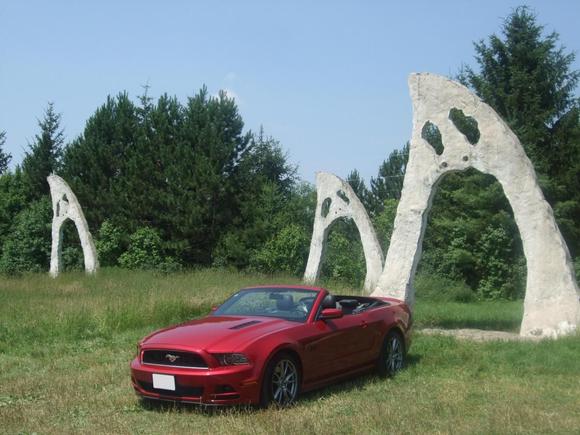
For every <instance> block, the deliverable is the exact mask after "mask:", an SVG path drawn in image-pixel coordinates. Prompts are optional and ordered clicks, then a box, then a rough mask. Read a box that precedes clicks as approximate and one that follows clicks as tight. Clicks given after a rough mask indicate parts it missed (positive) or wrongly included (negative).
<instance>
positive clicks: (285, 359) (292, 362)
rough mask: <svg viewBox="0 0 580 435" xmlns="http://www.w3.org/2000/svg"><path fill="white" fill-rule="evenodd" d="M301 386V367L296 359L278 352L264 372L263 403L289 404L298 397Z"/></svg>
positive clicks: (280, 405) (265, 404)
mask: <svg viewBox="0 0 580 435" xmlns="http://www.w3.org/2000/svg"><path fill="white" fill-rule="evenodd" d="M299 388H300V369H299V368H298V363H297V361H296V359H295V358H294V357H292V356H291V355H288V354H286V353H281V354H278V355H276V356H275V357H274V358H272V360H271V361H270V363H269V364H268V367H267V369H266V372H265V374H264V380H263V382H262V397H261V400H260V402H261V405H262V406H264V407H265V406H268V405H269V404H270V403H273V404H275V405H276V406H279V407H285V406H289V405H291V404H292V403H294V402H295V401H296V399H297V398H298V393H299Z"/></svg>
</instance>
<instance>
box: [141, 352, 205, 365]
mask: <svg viewBox="0 0 580 435" xmlns="http://www.w3.org/2000/svg"><path fill="white" fill-rule="evenodd" d="M143 363H144V364H155V365H158V366H169V367H192V368H207V363H206V362H205V361H204V359H203V358H202V357H201V356H199V355H198V354H197V353H192V352H180V351H175V350H145V351H143Z"/></svg>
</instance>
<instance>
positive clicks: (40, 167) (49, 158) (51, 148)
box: [22, 103, 64, 199]
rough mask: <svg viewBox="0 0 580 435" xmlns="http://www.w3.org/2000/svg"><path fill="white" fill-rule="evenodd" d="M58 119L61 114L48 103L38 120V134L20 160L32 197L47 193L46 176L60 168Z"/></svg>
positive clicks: (62, 135) (60, 142) (61, 142)
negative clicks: (41, 118)
mask: <svg viewBox="0 0 580 435" xmlns="http://www.w3.org/2000/svg"><path fill="white" fill-rule="evenodd" d="M60 120H61V115H60V114H58V113H56V112H55V111H54V104H53V103H48V107H47V109H46V111H45V113H44V118H43V120H42V121H38V126H39V127H40V134H37V135H36V136H35V140H34V142H33V143H32V144H30V145H29V150H28V151H27V152H26V155H25V157H24V160H23V162H22V172H23V175H24V179H25V180H26V183H27V185H28V188H29V192H30V195H31V197H32V198H35V199H36V198H40V197H41V196H42V195H45V194H48V192H49V187H48V183H47V182H46V177H48V175H50V174H51V173H53V172H57V171H58V169H59V168H60V160H61V156H62V149H63V143H64V134H63V130H62V129H61V128H60Z"/></svg>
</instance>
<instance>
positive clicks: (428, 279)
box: [414, 169, 526, 332]
mask: <svg viewBox="0 0 580 435" xmlns="http://www.w3.org/2000/svg"><path fill="white" fill-rule="evenodd" d="M432 195H433V203H432V204H433V205H432V207H431V210H430V211H429V215H428V220H427V224H426V228H425V235H424V239H423V240H424V241H423V246H422V249H423V254H422V256H421V260H420V262H419V265H418V270H417V274H416V277H415V283H414V287H415V289H416V292H417V293H416V295H417V307H419V306H420V305H421V303H422V302H423V301H439V302H469V301H472V300H477V299H483V300H494V299H508V300H514V301H513V302H509V304H512V305H511V306H512V308H510V312H509V313H508V312H503V313H499V312H498V313H497V315H494V316H489V317H481V316H472V315H470V314H468V313H467V312H465V313H463V314H461V315H459V316H458V315H455V314H449V315H444V316H442V317H441V318H440V319H438V320H437V321H436V322H435V323H434V324H432V326H433V327H440V328H449V329H457V328H476V329H489V330H503V331H510V332H516V331H517V330H518V328H519V327H520V324H521V320H522V317H521V315H522V311H523V305H522V303H523V300H521V299H520V298H521V297H522V296H523V295H524V294H525V286H526V260H525V256H524V254H523V247H522V242H521V239H520V235H519V231H518V227H517V225H516V223H515V221H514V218H513V212H512V209H511V206H510V204H509V202H508V200H507V198H506V197H505V194H504V192H503V190H502V187H501V185H500V184H499V182H498V181H497V180H496V179H495V178H494V177H493V176H491V175H486V174H483V173H481V172H479V171H477V170H475V169H468V170H466V171H462V172H451V173H448V174H447V175H445V176H444V177H443V178H442V180H441V181H440V183H439V184H438V186H437V187H436V190H435V191H433V193H432ZM482 220H484V221H485V224H484V225H482V226H480V225H479V224H477V222H481V221H482ZM418 309H420V308H418Z"/></svg>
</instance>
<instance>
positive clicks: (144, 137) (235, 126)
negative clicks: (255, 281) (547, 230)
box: [0, 7, 580, 299]
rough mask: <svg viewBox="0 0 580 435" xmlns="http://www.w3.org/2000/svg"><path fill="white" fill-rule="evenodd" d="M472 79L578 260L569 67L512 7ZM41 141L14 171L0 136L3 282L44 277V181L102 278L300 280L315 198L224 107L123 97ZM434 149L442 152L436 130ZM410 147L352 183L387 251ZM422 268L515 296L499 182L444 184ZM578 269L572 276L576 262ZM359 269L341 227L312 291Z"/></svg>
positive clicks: (70, 258) (478, 289) (46, 123)
mask: <svg viewBox="0 0 580 435" xmlns="http://www.w3.org/2000/svg"><path fill="white" fill-rule="evenodd" d="M475 61H476V62H475V64H476V68H471V67H465V68H463V69H462V70H461V72H460V73H459V74H458V76H457V77H456V79H458V80H460V81H461V82H462V83H463V84H465V85H466V86H468V87H469V88H471V89H472V90H473V91H474V92H475V93H476V94H477V95H478V96H479V97H481V98H482V99H483V100H484V101H485V102H487V103H488V104H490V105H491V106H492V107H493V108H494V109H495V110H496V111H497V112H498V113H499V114H500V115H501V116H502V117H503V119H504V120H505V121H506V122H507V123H508V124H509V126H510V127H511V128H512V130H513V131H514V132H515V133H516V134H517V135H518V137H519V138H520V140H521V142H522V144H523V146H524V148H525V150H526V152H527V154H528V156H529V157H530V159H531V160H532V162H533V164H534V166H535V169H536V172H537V174H538V177H539V181H540V185H541V187H542V190H543V192H544V195H545V196H546V199H547V200H548V202H549V203H550V204H551V205H552V207H553V209H554V213H555V216H556V220H557V222H558V224H559V226H560V229H561V231H562V233H563V235H564V238H565V239H566V241H567V243H568V247H569V249H570V251H571V254H572V255H573V256H574V257H576V258H579V257H580V225H579V217H580V159H579V158H578V155H579V151H580V149H579V148H580V111H579V110H580V104H579V101H578V98H577V97H575V92H576V89H577V83H578V78H579V72H578V71H576V70H573V69H572V64H573V61H574V54H573V53H568V52H566V51H565V48H563V47H561V46H560V45H559V42H558V35H557V34H556V33H551V34H548V35H545V34H544V29H543V27H542V26H541V25H540V24H538V22H537V18H536V16H535V15H534V14H533V13H532V12H530V10H529V9H527V8H525V7H524V8H518V9H516V10H515V11H514V12H513V13H512V14H511V15H510V16H509V17H508V18H507V19H506V20H505V22H504V25H503V27H502V31H501V34H500V35H499V36H498V35H492V36H490V37H489V39H488V40H487V41H483V40H482V41H480V42H478V43H476V44H475ZM39 130H40V131H39V133H38V134H37V135H36V136H35V138H34V140H33V142H32V143H31V144H29V147H28V150H27V152H26V155H25V157H24V159H23V161H22V163H21V164H20V165H17V166H16V168H15V169H14V170H8V163H9V161H10V159H11V156H10V155H9V154H7V153H5V152H4V151H3V145H4V142H5V137H6V135H5V132H0V173H1V175H0V246H1V254H0V271H1V272H2V273H5V274H16V273H22V272H28V271H46V270H48V263H49V256H50V222H51V218H52V211H51V203H50V198H49V189H48V184H47V183H46V176H47V175H48V174H50V173H51V172H55V173H57V174H59V175H61V176H62V177H63V178H64V179H65V180H66V181H67V182H68V183H69V184H70V186H71V188H72V189H73V191H74V192H75V194H76V195H77V197H78V199H79V201H80V203H81V205H82V207H83V210H84V212H85V215H86V218H87V221H88V224H89V227H90V229H91V232H92V234H93V236H94V238H95V239H96V244H97V250H98V253H99V260H100V263H101V265H103V266H120V267H128V268H149V269H158V270H162V271H175V270H180V269H182V268H190V267H197V266H215V267H235V268H238V269H251V270H256V271H262V272H266V273H272V272H286V273H291V274H296V275H299V274H301V273H302V272H303V270H304V267H305V262H306V259H307V256H308V249H309V242H310V236H311V231H312V223H313V220H314V209H315V204H316V192H315V188H314V186H312V185H310V184H308V183H305V182H302V181H301V180H299V179H298V177H297V175H296V173H297V168H296V167H295V166H294V165H293V164H292V163H291V162H289V159H288V157H287V155H286V154H285V152H284V150H283V148H282V146H281V144H280V143H279V142H278V141H277V140H276V139H275V138H272V137H270V136H268V135H266V134H265V133H264V131H263V130H262V129H260V131H258V132H252V131H245V130H244V122H243V120H242V117H241V115H240V113H239V111H238V108H237V106H236V103H235V101H234V100H232V99H230V98H228V97H227V95H226V94H224V93H220V94H219V95H218V96H217V97H212V96H210V95H208V92H207V89H206V88H205V87H202V88H201V89H200V90H199V91H198V92H197V93H196V94H195V95H194V96H192V97H190V98H188V99H187V100H186V101H185V102H181V101H179V100H178V99H177V98H176V97H170V96H168V95H162V96H161V97H159V98H158V99H157V100H154V99H152V98H151V97H149V96H148V95H147V92H145V93H144V95H142V96H141V97H140V98H139V99H138V100H137V101H133V100H132V99H131V98H130V97H129V96H128V94H127V93H125V92H123V93H120V94H118V95H116V96H114V97H109V98H107V101H106V102H105V103H104V104H103V105H102V106H101V107H99V108H98V109H97V110H96V111H95V113H94V114H93V115H92V116H91V117H90V118H89V119H88V121H87V122H86V125H85V128H84V131H83V132H82V134H81V135H80V136H79V137H77V138H76V139H74V140H73V141H72V142H70V143H68V144H65V140H64V134H63V131H62V129H61V127H60V115H59V114H58V112H57V111H56V109H55V107H54V105H53V104H49V105H48V107H47V109H46V111H45V114H44V117H43V119H42V120H41V121H40V122H39ZM432 134H433V137H432V140H433V141H437V140H439V141H440V140H441V138H440V137H437V135H436V132H432ZM408 152H409V151H408V144H407V145H404V146H403V147H401V149H399V150H395V151H393V152H392V153H391V154H390V155H389V156H388V157H387V158H386V159H385V161H384V162H383V163H382V164H381V165H380V166H379V168H378V173H377V176H376V177H372V178H371V179H370V182H369V185H368V186H367V185H366V183H365V181H364V180H363V179H362V178H361V176H360V174H359V173H358V172H357V171H356V170H353V171H352V172H351V173H350V174H349V175H348V177H347V179H348V181H349V183H350V184H351V186H352V187H353V189H354V191H355V192H356V193H357V195H358V196H359V198H360V199H361V201H362V202H363V204H364V205H365V207H366V208H367V210H368V212H369V215H370V216H371V219H372V220H373V223H374V224H375V228H376V229H377V232H378V235H379V239H380V240H381V242H382V243H383V249H384V251H385V252H386V250H387V248H388V241H389V237H390V234H391V231H392V226H393V220H394V216H395V213H396V207H397V203H398V200H399V198H400V194H401V189H402V184H403V178H404V174H405V167H406V163H407V158H408ZM64 237H65V242H64V246H65V248H64V250H63V260H64V264H65V267H66V268H70V269H74V268H79V267H82V264H81V262H82V255H81V253H80V246H79V243H78V237H77V236H76V232H75V231H74V228H73V225H72V224H71V225H67V226H66V227H65V234H64ZM423 248H424V249H423V251H424V253H423V257H422V261H421V264H420V267H419V275H420V280H421V279H423V280H424V281H425V282H426V283H428V285H426V286H424V287H425V288H426V289H427V290H426V292H428V288H433V289H438V291H447V292H451V293H453V294H452V295H451V297H452V298H458V299H460V298H467V299H469V298H471V297H480V298H486V299H494V298H517V297H521V296H522V293H523V289H524V287H525V273H526V269H525V258H524V256H523V252H522V245H521V240H520V239H519V235H518V231H517V225H516V224H515V222H514V219H513V214H512V212H511V208H510V206H509V203H508V202H507V200H506V198H505V196H504V195H503V191H502V189H501V186H500V185H499V183H498V182H497V181H496V180H495V179H494V178H493V177H491V176H488V175H484V174H481V173H479V172H477V171H476V170H468V171H465V172H464V173H454V174H449V175H447V176H446V177H445V178H444V179H443V180H442V182H441V184H440V186H439V188H438V192H437V193H436V196H435V199H434V203H433V208H432V211H431V213H430V216H429V223H428V228H427V231H426V235H425V240H424V245H423ZM575 264H576V268H577V269H578V268H579V262H578V260H576V263H575ZM364 274H365V265H364V255H363V253H362V247H361V245H360V238H359V237H358V233H357V230H356V228H355V227H354V225H353V224H352V222H348V221H340V222H338V223H337V224H336V225H335V226H334V227H333V229H332V231H331V233H330V236H329V240H328V249H327V255H326V259H325V261H324V263H323V277H325V278H329V279H340V280H346V281H349V282H350V283H352V284H353V285H361V283H362V281H363V280H364Z"/></svg>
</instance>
